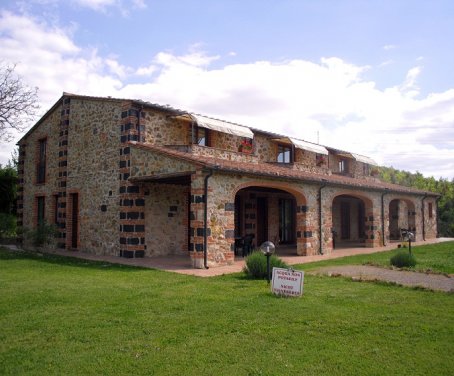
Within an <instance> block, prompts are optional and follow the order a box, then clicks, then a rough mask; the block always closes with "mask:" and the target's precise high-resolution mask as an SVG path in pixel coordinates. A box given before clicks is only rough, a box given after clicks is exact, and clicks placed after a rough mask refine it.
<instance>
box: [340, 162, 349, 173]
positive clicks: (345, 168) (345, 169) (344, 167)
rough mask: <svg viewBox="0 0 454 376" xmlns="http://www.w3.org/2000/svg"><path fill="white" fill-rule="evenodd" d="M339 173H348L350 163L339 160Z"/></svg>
mask: <svg viewBox="0 0 454 376" xmlns="http://www.w3.org/2000/svg"><path fill="white" fill-rule="evenodd" d="M339 172H342V173H346V172H348V161H347V160H346V159H340V160H339Z"/></svg>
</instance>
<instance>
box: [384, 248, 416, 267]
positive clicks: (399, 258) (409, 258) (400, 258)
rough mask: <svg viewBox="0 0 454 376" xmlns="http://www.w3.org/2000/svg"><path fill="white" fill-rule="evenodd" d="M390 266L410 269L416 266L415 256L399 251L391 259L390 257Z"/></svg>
mask: <svg viewBox="0 0 454 376" xmlns="http://www.w3.org/2000/svg"><path fill="white" fill-rule="evenodd" d="M390 262H391V265H393V266H396V267H398V268H404V267H407V268H411V267H413V266H415V265H416V259H415V256H413V255H412V254H410V253H409V252H406V251H399V252H397V253H396V254H395V255H394V256H393V257H391V260H390Z"/></svg>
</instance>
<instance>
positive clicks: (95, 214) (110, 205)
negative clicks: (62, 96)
mask: <svg viewBox="0 0 454 376" xmlns="http://www.w3.org/2000/svg"><path fill="white" fill-rule="evenodd" d="M121 114H122V106H121V104H120V103H118V102H117V101H112V102H109V101H93V100H81V99H71V111H70V119H69V132H68V158H67V160H68V179H67V191H68V194H69V193H70V192H77V193H78V194H79V237H80V241H79V242H80V247H79V250H80V251H83V252H90V253H95V254H105V255H118V254H119V250H120V244H119V239H120V234H119V232H118V228H119V226H120V216H119V214H120V207H119V201H120V191H119V188H120V181H121V180H122V179H123V176H122V174H121V173H119V170H120V165H119V163H120V162H119V160H120V150H121V140H120V135H121V129H120V127H121ZM68 205H69V203H68ZM68 236H69V233H68Z"/></svg>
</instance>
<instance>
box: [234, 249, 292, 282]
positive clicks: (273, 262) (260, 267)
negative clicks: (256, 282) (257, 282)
mask: <svg viewBox="0 0 454 376" xmlns="http://www.w3.org/2000/svg"><path fill="white" fill-rule="evenodd" d="M273 267H276V268H288V265H287V264H286V263H285V262H284V261H282V260H281V259H280V258H279V257H277V256H276V255H271V257H270V271H272V270H273ZM243 271H244V272H245V273H246V274H247V275H248V276H249V277H251V278H256V279H264V278H266V277H267V276H266V273H267V270H266V257H265V256H264V255H263V253H262V252H260V251H258V250H255V251H254V252H252V253H251V254H250V255H249V256H248V257H246V265H245V267H244V269H243Z"/></svg>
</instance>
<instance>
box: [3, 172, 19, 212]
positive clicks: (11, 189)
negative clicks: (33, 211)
mask: <svg viewBox="0 0 454 376" xmlns="http://www.w3.org/2000/svg"><path fill="white" fill-rule="evenodd" d="M16 194H17V171H16V169H15V168H14V167H12V166H4V167H3V166H2V165H0V212H1V213H12V212H13V206H14V200H15V199H16Z"/></svg>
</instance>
